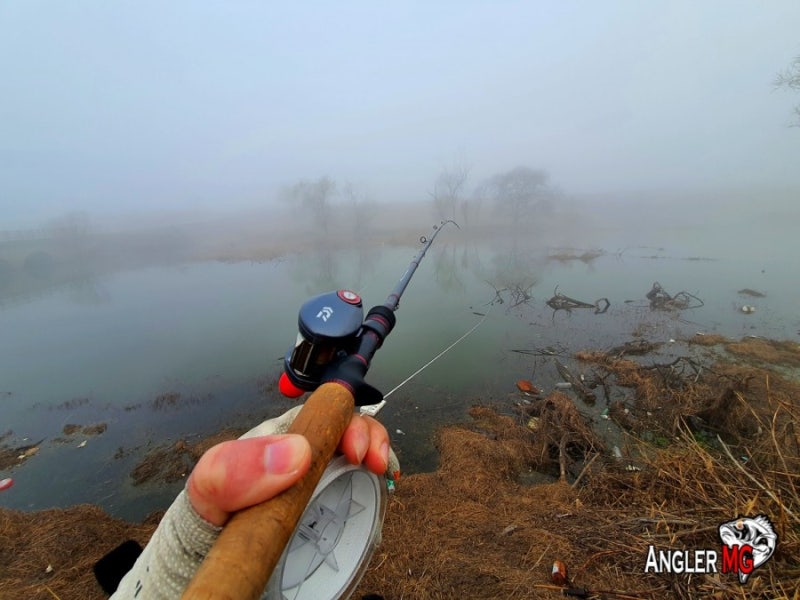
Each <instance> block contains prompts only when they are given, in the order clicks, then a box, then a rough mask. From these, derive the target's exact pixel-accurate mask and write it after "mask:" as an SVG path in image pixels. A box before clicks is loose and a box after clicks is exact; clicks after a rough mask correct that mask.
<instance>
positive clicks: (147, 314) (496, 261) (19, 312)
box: [0, 229, 800, 519]
mask: <svg viewBox="0 0 800 600" xmlns="http://www.w3.org/2000/svg"><path fill="white" fill-rule="evenodd" d="M787 231H788V229H787ZM697 233H698V230H697V229H681V230H675V231H673V232H671V233H670V234H669V235H665V236H664V239H661V240H655V243H653V242H654V240H652V239H651V238H649V237H648V238H647V239H641V240H639V239H636V232H635V230H634V231H633V232H632V233H631V231H628V235H627V239H625V243H621V242H620V239H621V238H620V235H619V232H613V231H607V232H603V231H602V230H598V231H596V232H595V236H594V238H593V239H592V240H591V243H592V245H593V247H602V248H604V249H605V250H606V254H604V255H602V256H600V257H598V258H596V259H595V260H592V261H589V262H582V261H579V260H570V261H556V260H548V259H547V254H548V251H547V250H544V249H536V248H535V244H534V243H533V242H532V241H531V240H530V239H526V237H525V236H522V237H519V238H517V239H513V238H502V239H498V240H494V241H493V242H491V243H482V244H480V245H470V244H469V243H467V242H465V241H463V239H460V238H459V237H458V236H459V234H458V232H456V231H455V230H454V231H452V232H450V231H446V232H443V233H442V235H441V236H440V237H439V238H438V239H437V241H436V244H435V245H434V247H433V248H432V249H431V251H430V252H429V253H428V255H427V257H426V258H425V260H424V261H423V263H422V265H421V266H420V268H419V270H418V271H417V273H416V275H415V277H414V279H413V280H412V282H411V285H410V286H409V288H408V290H407V291H406V294H405V296H404V297H403V299H402V302H401V306H400V310H399V312H398V313H397V316H398V325H397V327H396V329H395V331H394V332H393V333H392V335H391V336H390V338H389V339H388V341H387V343H386V345H385V347H384V348H383V349H381V350H380V351H379V352H378V354H377V356H376V359H375V361H374V363H373V367H372V369H371V371H370V375H369V379H370V380H371V382H372V383H373V384H374V385H376V386H378V387H379V388H381V389H382V390H384V391H388V390H389V389H391V388H393V387H394V386H395V385H397V384H398V383H399V382H400V381H402V380H403V379H404V378H405V377H406V376H408V375H409V374H410V373H412V372H413V371H414V370H416V369H417V368H419V367H420V366H421V365H422V364H423V363H425V362H426V361H427V360H429V359H430V358H432V357H433V356H434V355H435V354H437V353H438V352H439V351H440V350H442V349H443V348H445V347H446V346H447V345H449V344H450V343H451V342H453V341H454V340H455V339H457V338H458V337H459V336H460V335H462V334H463V333H464V332H465V331H467V330H468V329H469V328H470V327H472V325H474V324H475V323H477V322H478V321H479V320H480V319H481V316H480V315H478V314H475V313H484V314H486V313H488V317H487V318H486V320H485V321H484V323H483V324H482V325H481V326H480V327H479V328H478V329H477V330H476V331H475V332H474V333H473V334H472V335H471V336H470V337H469V338H467V339H466V340H465V341H464V342H462V343H461V344H460V345H458V346H456V347H455V348H454V349H453V350H452V351H450V352H449V353H448V354H447V355H446V356H445V357H443V358H442V359H440V360H439V361H438V362H436V363H435V364H434V365H432V366H431V367H430V368H428V369H427V370H425V371H424V372H423V373H422V374H421V375H419V376H418V377H416V378H415V379H414V380H413V381H412V382H411V383H409V384H408V385H406V386H404V387H403V388H401V389H400V390H399V391H397V392H396V393H395V394H393V395H392V397H391V398H390V404H389V405H388V406H387V408H386V409H385V410H384V412H383V413H382V414H381V420H382V421H383V422H384V423H385V424H386V426H387V428H388V429H389V431H390V432H391V433H392V437H393V442H394V444H395V445H396V447H397V448H398V450H399V452H400V454H401V458H402V460H403V462H404V466H405V468H406V470H409V471H417V470H422V469H429V468H431V467H433V466H434V465H435V460H436V457H435V451H434V448H433V446H432V444H431V441H430V439H431V434H432V433H433V431H434V430H435V428H436V427H438V426H439V425H440V424H443V423H449V422H454V421H458V420H461V419H463V418H464V411H465V409H466V408H467V407H469V406H470V405H472V404H474V403H475V402H478V401H482V402H492V403H495V404H498V405H500V406H501V407H502V406H511V404H512V403H513V402H514V401H515V400H516V399H517V397H516V396H515V386H514V382H515V381H516V380H517V379H519V378H531V379H533V381H534V382H535V383H536V384H537V385H539V386H542V387H544V388H545V389H550V388H552V386H553V385H554V383H555V382H556V381H558V380H559V379H558V376H557V373H556V371H555V368H554V365H553V361H552V359H551V358H547V357H537V356H531V355H527V354H520V353H517V352H513V350H526V351H533V352H536V351H538V350H541V349H545V348H551V349H556V350H563V351H564V352H567V353H571V352H574V351H576V350H578V349H581V348H601V349H602V348H609V347H611V346H614V345H616V344H619V343H622V342H624V341H627V340H629V339H631V335H632V334H633V333H634V332H636V333H637V334H641V335H643V336H644V337H645V339H649V340H652V341H662V342H666V341H668V340H670V339H675V340H678V343H677V346H679V345H680V340H681V339H682V338H684V339H685V337H687V336H689V335H691V334H693V333H694V332H696V331H705V332H717V333H722V334H725V335H729V336H734V337H741V336H743V335H760V336H767V337H774V338H788V339H796V338H797V334H798V329H800V316H799V315H798V311H797V310H796V306H797V301H798V298H797V289H796V288H797V286H796V282H797V281H798V277H799V276H800V268H799V267H798V266H797V263H795V262H794V261H793V260H792V259H791V257H792V256H793V252H792V248H793V246H794V240H793V238H791V237H789V236H788V235H786V236H781V235H778V236H776V237H775V238H773V239H771V240H770V241H769V243H768V244H762V245H759V246H755V245H748V244H745V243H740V242H738V241H737V240H736V239H732V238H731V237H729V236H725V235H718V236H717V239H716V240H714V239H710V238H709V237H708V236H707V235H703V236H699V235H697ZM765 245H766V246H768V247H765ZM643 246H645V247H643ZM415 252H416V249H415V248H397V247H377V248H370V249H369V250H366V251H363V252H361V253H358V252H341V253H335V254H334V253H329V252H326V251H323V250H319V251H313V250H312V251H309V252H308V253H307V254H306V255H303V256H298V257H294V258H287V259H283V260H278V261H273V262H269V263H231V264H229V263H219V262H208V263H199V264H189V265H184V266H169V267H151V268H146V269H139V270H133V271H126V272H119V273H116V274H113V275H110V276H104V277H102V278H97V279H94V280H91V281H89V282H84V283H83V284H82V285H81V286H80V287H63V288H60V289H58V290H56V291H53V292H51V293H49V294H45V295H40V296H39V297H37V298H35V299H32V300H30V301H27V302H17V303H14V304H7V305H5V306H3V307H0V335H2V341H0V402H1V403H2V404H0V433H2V432H5V431H8V430H11V431H12V432H13V433H12V434H11V435H10V436H8V437H7V438H6V439H5V440H4V443H5V444H9V445H11V446H18V445H22V444H24V443H26V442H25V441H24V440H25V439H26V438H27V439H28V440H29V442H28V443H30V442H38V441H39V440H40V439H43V438H44V440H45V441H44V442H43V443H42V445H41V450H40V451H39V453H38V454H37V455H35V456H33V457H31V458H30V459H28V460H27V461H26V462H25V463H24V464H23V465H22V466H19V467H17V468H16V469H14V470H13V471H12V472H11V473H8V472H0V477H6V476H9V475H11V476H13V477H14V479H15V486H14V487H13V488H12V489H11V490H9V491H6V492H3V493H2V495H0V504H1V505H3V506H8V507H13V508H23V509H39V508H45V507H50V506H60V505H69V504H74V503H79V502H92V503H98V504H101V505H102V506H104V507H105V508H107V509H108V510H109V511H110V512H111V513H112V514H115V515H118V516H123V517H126V518H131V519H139V518H141V517H142V516H144V515H145V514H147V513H148V512H149V511H150V510H152V509H155V508H162V507H164V506H165V505H166V504H167V503H168V502H169V501H170V500H171V498H172V497H173V496H174V495H175V493H176V492H177V490H178V489H179V488H180V486H181V484H180V483H177V484H175V485H171V486H154V485H143V486H139V487H133V486H132V485H131V484H130V480H129V479H128V477H127V474H128V472H129V471H130V469H131V468H132V467H133V465H135V464H136V462H137V461H138V460H139V459H140V458H141V456H142V455H143V454H144V453H145V452H146V451H147V450H148V449H150V448H152V447H155V446H158V445H161V444H164V443H166V442H168V441H175V440H177V439H180V438H183V437H186V436H199V435H202V434H205V433H208V432H211V431H215V430H218V429H220V428H221V427H222V426H224V425H226V424H231V425H239V426H242V425H244V426H246V425H252V424H255V423H257V422H258V421H259V420H260V419H262V418H265V417H268V416H274V415H276V414H278V413H280V412H282V411H283V410H285V409H286V408H287V407H288V406H290V403H289V402H288V401H286V400H283V399H281V398H279V397H278V395H277V392H276V391H275V389H274V387H273V385H272V382H274V381H275V380H276V379H277V376H278V375H279V373H280V369H281V367H282V365H281V362H280V360H279V359H280V357H281V356H282V355H283V354H284V353H285V351H286V350H287V348H288V347H289V346H290V345H291V344H292V343H293V341H294V338H295V335H296V320H297V310H298V309H299V307H300V305H301V304H302V302H303V301H304V300H305V299H307V298H308V297H309V296H310V295H313V294H316V293H320V292H324V291H329V290H331V289H336V288H342V287H343V288H351V289H355V290H357V291H359V292H360V293H361V294H362V296H363V297H364V300H365V304H366V305H367V306H371V305H373V304H381V303H383V302H384V301H385V298H386V295H387V294H388V292H389V291H390V289H391V288H392V286H393V285H394V283H395V282H396V281H397V279H399V277H400V276H401V275H402V273H403V272H404V270H405V269H406V267H407V266H408V263H409V261H410V259H411V258H412V256H413V255H414V253H415ZM697 258H701V259H703V260H695V259H697ZM689 259H691V260H689ZM654 281H659V282H660V283H661V284H662V285H663V286H664V288H665V289H666V290H667V291H669V292H670V293H672V294H675V293H677V292H678V291H681V290H686V291H688V292H690V293H692V294H696V295H697V296H699V297H700V298H702V299H703V300H704V302H705V306H703V307H702V308H698V309H695V310H687V311H684V312H683V313H682V314H681V315H679V316H675V315H670V314H665V313H661V312H653V311H651V310H650V309H649V307H648V306H647V301H646V300H645V294H646V293H647V291H648V290H649V289H650V287H651V285H652V284H653V282H654ZM556 285H558V286H559V290H560V291H561V292H563V293H565V294H567V295H568V296H571V297H574V298H579V299H581V300H586V301H590V302H592V301H594V300H595V299H597V298H600V297H607V298H608V299H609V300H610V302H611V308H610V309H609V311H608V312H607V313H606V314H602V315H594V314H593V313H592V311H591V310H576V311H574V312H573V313H572V314H567V313H563V312H561V313H557V314H555V315H554V314H553V311H552V310H551V309H549V308H548V307H547V306H546V305H545V301H546V300H547V299H548V298H549V297H550V296H551V295H552V294H553V290H554V288H555V287H556ZM745 287H749V288H754V289H757V290H760V291H762V292H765V293H766V294H767V296H766V297H765V298H755V299H753V298H746V297H742V296H739V295H738V294H737V290H739V289H741V288H745ZM503 288H507V289H508V290H514V289H521V290H527V291H528V292H529V293H530V294H531V295H532V299H530V300H528V301H527V302H524V303H522V304H520V305H519V306H517V307H512V306H511V305H512V304H513V298H512V294H511V291H505V292H502V293H501V297H502V298H503V300H504V303H503V304H499V303H497V302H495V303H494V304H492V301H493V300H496V297H497V296H496V289H503ZM626 300H628V301H631V302H626ZM742 304H754V305H756V307H757V311H756V313H754V314H752V315H745V314H742V313H741V311H740V310H739V307H740V306H741V305H742ZM677 346H668V347H666V348H671V349H675V348H676V347H677ZM668 351H669V350H665V352H668ZM167 392H175V393H179V394H181V399H182V401H183V402H182V403H181V406H179V407H175V408H170V407H167V408H162V409H160V410H159V409H155V408H154V407H153V402H154V400H155V399H156V398H157V397H158V396H159V395H161V394H164V393H167ZM602 408H603V406H598V407H596V408H595V410H596V411H599V410H602ZM583 409H584V410H588V409H587V408H586V407H583ZM97 422H104V423H106V424H107V425H108V430H107V431H106V432H105V433H103V434H102V435H99V436H81V435H76V436H70V437H66V436H64V435H63V434H62V429H63V427H64V425H65V424H68V423H78V424H82V425H86V424H91V423H97ZM398 430H399V431H402V433H398ZM58 438H62V440H59V439H58ZM83 440H87V444H86V446H85V447H83V448H78V447H77V446H78V444H79V443H80V442H82V441H83Z"/></svg>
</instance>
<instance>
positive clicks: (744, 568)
mask: <svg viewBox="0 0 800 600" xmlns="http://www.w3.org/2000/svg"><path fill="white" fill-rule="evenodd" d="M719 539H720V540H721V541H722V572H723V573H738V574H739V583H742V584H744V583H746V582H747V579H748V578H749V577H750V575H751V574H752V572H753V571H754V570H755V569H757V568H759V567H760V566H761V565H763V564H764V563H765V562H767V561H768V560H769V559H770V558H771V557H772V554H773V553H774V552H775V547H776V546H777V545H778V534H776V533H775V529H774V528H773V527H772V523H771V522H770V520H769V519H768V518H767V517H766V516H765V515H758V516H756V517H740V518H738V519H734V520H733V521H728V522H727V523H723V524H722V525H720V526H719Z"/></svg>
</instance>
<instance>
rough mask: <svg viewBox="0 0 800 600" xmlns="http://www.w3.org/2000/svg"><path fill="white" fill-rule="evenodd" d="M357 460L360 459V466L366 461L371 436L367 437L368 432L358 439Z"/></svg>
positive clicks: (360, 435) (362, 433) (361, 433)
mask: <svg viewBox="0 0 800 600" xmlns="http://www.w3.org/2000/svg"><path fill="white" fill-rule="evenodd" d="M355 446H356V458H358V464H361V463H362V462H363V461H364V457H365V456H366V454H367V450H369V435H367V432H366V431H362V432H360V433H359V434H358V436H357V437H356V444H355Z"/></svg>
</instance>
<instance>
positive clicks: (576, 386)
mask: <svg viewBox="0 0 800 600" xmlns="http://www.w3.org/2000/svg"><path fill="white" fill-rule="evenodd" d="M556 369H557V370H558V374H559V375H561V379H563V380H564V381H566V382H567V383H569V384H570V387H571V388H572V389H573V390H575V393H576V394H578V396H580V398H581V400H583V401H584V402H585V403H586V404H588V405H589V406H594V404H595V402H597V396H595V394H594V392H593V391H591V390H590V389H589V388H588V387H587V386H586V384H585V383H584V382H583V380H582V379H581V378H580V377H576V376H575V375H573V374H572V372H571V371H570V370H569V369H568V368H567V367H565V366H564V365H563V364H561V363H560V362H559V361H558V359H556Z"/></svg>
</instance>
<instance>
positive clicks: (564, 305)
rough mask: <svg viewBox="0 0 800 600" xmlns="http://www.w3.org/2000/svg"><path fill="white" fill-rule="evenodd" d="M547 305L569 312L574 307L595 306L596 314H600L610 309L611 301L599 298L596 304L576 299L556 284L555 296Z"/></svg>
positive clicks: (556, 309)
mask: <svg viewBox="0 0 800 600" xmlns="http://www.w3.org/2000/svg"><path fill="white" fill-rule="evenodd" d="M547 306H549V307H550V308H552V309H553V310H555V311H559V310H566V311H567V312H570V311H572V309H573V308H593V309H594V314H596V315H600V314H603V313H604V312H606V311H607V310H608V307H609V306H611V303H610V302H609V301H608V298H599V299H598V300H595V301H594V304H590V303H588V302H583V301H581V300H576V299H575V298H570V297H569V296H565V295H564V294H561V293H559V291H558V286H556V289H554V290H553V297H552V298H550V300H548V301H547ZM554 314H555V313H554Z"/></svg>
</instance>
